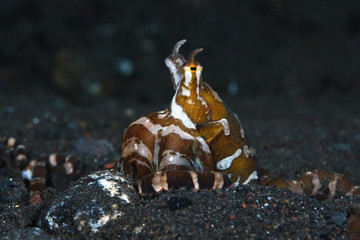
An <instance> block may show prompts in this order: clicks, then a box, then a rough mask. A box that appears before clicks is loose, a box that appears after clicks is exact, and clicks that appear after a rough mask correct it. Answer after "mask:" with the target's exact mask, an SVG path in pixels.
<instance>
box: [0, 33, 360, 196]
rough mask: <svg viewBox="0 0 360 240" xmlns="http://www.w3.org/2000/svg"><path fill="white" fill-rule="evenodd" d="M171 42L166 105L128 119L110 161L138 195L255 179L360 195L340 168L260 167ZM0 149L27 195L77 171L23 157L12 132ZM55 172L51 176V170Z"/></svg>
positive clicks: (73, 163)
mask: <svg viewBox="0 0 360 240" xmlns="http://www.w3.org/2000/svg"><path fill="white" fill-rule="evenodd" d="M185 41H186V40H181V41H179V42H177V43H176V44H175V46H174V48H173V50H172V53H171V55H170V56H168V57H167V58H166V59H165V64H166V66H167V67H168V69H169V71H170V74H171V79H172V83H173V87H174V90H175V94H174V96H173V98H172V99H171V101H170V104H169V107H168V108H167V109H165V110H161V111H157V112H153V113H150V114H148V115H146V116H142V117H140V118H139V119H138V120H136V121H134V122H133V123H131V124H130V125H129V127H128V128H127V129H126V130H125V132H124V135H123V138H122V146H121V158H119V159H118V160H117V161H116V163H115V164H114V166H113V169H116V170H119V171H123V172H124V173H125V174H127V175H128V176H129V178H131V179H132V181H133V182H134V186H135V187H136V188H137V190H138V191H139V193H140V195H141V196H150V195H153V194H158V193H160V192H162V191H169V190H173V189H193V190H195V191H200V190H210V189H223V188H231V187H238V186H241V185H246V184H259V185H265V186H275V187H278V188H287V189H289V190H291V191H293V192H297V193H299V194H305V193H306V194H310V195H311V196H322V197H323V198H333V197H336V196H338V195H360V187H359V186H356V185H355V184H354V183H353V182H351V181H349V180H348V179H346V178H345V177H344V176H343V175H341V174H338V173H335V172H331V171H327V170H311V171H308V172H305V173H304V174H303V175H301V176H300V177H299V178H297V179H294V180H284V179H281V178H279V177H276V176H273V175H269V174H259V162H258V159H257V156H256V151H255V148H254V147H252V145H251V143H250V141H249V138H248V135H247V133H246V131H245V128H244V126H243V125H242V124H241V122H240V120H239V118H238V116H237V115H236V114H235V113H233V112H232V111H231V110H230V108H229V107H228V106H227V105H226V104H225V103H224V102H223V100H222V99H221V98H220V96H219V95H218V94H217V93H216V92H215V91H214V90H213V89H212V88H211V87H210V86H209V85H208V84H207V83H205V82H204V81H203V79H202V70H203V67H202V66H201V64H200V63H199V62H197V61H196V60H195V56H196V55H197V54H198V53H200V52H201V51H202V50H203V49H202V48H200V49H195V50H193V51H192V52H191V53H190V55H189V57H188V59H185V57H184V56H183V55H181V54H180V52H179V50H180V47H181V46H182V45H183V44H184V43H185ZM0 157H1V160H3V162H5V163H6V165H7V167H8V168H14V167H15V168H17V169H19V170H21V173H22V177H23V179H24V180H25V181H26V182H27V183H28V188H29V192H30V197H31V196H38V195H39V193H41V192H42V191H43V190H44V189H45V188H46V187H47V186H49V185H56V181H54V180H53V179H54V178H55V179H56V178H57V179H61V181H60V182H58V185H60V186H63V185H64V184H63V180H64V179H68V180H69V181H68V182H71V181H72V180H73V179H76V176H77V175H79V172H80V163H79V160H78V159H77V158H76V157H74V156H71V155H61V154H50V155H46V156H44V157H41V158H37V159H34V160H29V157H28V154H27V150H26V147H25V146H24V145H22V144H21V143H20V142H19V141H17V139H16V138H14V137H3V138H0ZM54 176H55V177H54Z"/></svg>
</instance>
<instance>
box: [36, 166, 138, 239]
mask: <svg viewBox="0 0 360 240" xmlns="http://www.w3.org/2000/svg"><path fill="white" fill-rule="evenodd" d="M135 198H138V193H137V192H136V191H135V189H134V187H133V186H132V183H131V182H130V181H128V180H127V178H126V176H125V175H124V174H123V173H120V172H117V171H113V170H103V171H97V172H95V173H92V174H89V175H88V176H86V177H83V178H81V179H80V180H79V181H77V182H76V183H74V184H73V185H72V187H70V188H68V189H67V190H65V191H64V192H63V193H61V194H60V195H59V196H57V197H56V198H55V200H54V201H53V203H52V204H51V205H50V206H49V207H48V208H47V209H45V210H44V212H43V213H42V216H41V219H40V221H39V226H41V228H43V229H44V230H46V231H48V232H51V233H55V234H59V233H62V234H65V235H66V234H68V235H71V234H74V233H76V234H78V235H79V236H78V237H80V238H81V237H89V236H95V235H96V236H97V237H101V234H102V233H103V232H104V231H105V232H106V229H107V227H109V226H112V225H114V221H123V218H124V217H126V216H124V214H123V211H122V210H123V209H124V208H126V207H127V206H129V205H131V204H133V202H134V200H135ZM114 206H116V207H114Z"/></svg>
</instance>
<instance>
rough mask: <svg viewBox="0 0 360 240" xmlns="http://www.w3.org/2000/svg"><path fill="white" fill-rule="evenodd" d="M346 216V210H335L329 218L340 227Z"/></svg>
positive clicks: (342, 225)
mask: <svg viewBox="0 0 360 240" xmlns="http://www.w3.org/2000/svg"><path fill="white" fill-rule="evenodd" d="M347 218H348V214H347V212H335V213H334V214H333V215H331V220H333V222H334V223H335V224H336V225H337V226H339V227H341V228H343V227H344V224H345V222H346V220H347Z"/></svg>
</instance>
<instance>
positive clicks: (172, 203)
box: [166, 197, 192, 211]
mask: <svg viewBox="0 0 360 240" xmlns="http://www.w3.org/2000/svg"><path fill="white" fill-rule="evenodd" d="M166 204H167V205H168V207H169V209H170V210H171V211H174V210H179V209H183V208H186V207H188V206H189V205H191V204H192V202H191V200H190V199H189V198H187V197H170V198H168V200H167V201H166Z"/></svg>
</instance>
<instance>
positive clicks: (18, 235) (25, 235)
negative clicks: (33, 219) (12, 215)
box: [2, 227, 54, 240]
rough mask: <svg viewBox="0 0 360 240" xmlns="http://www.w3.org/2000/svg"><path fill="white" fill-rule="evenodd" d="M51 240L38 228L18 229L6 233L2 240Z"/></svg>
mask: <svg viewBox="0 0 360 240" xmlns="http://www.w3.org/2000/svg"><path fill="white" fill-rule="evenodd" d="M23 239H26V240H52V239H54V238H53V237H51V236H50V235H49V234H47V233H46V232H44V231H43V230H41V229H40V228H36V227H31V228H23V229H21V228H18V229H14V230H12V231H10V232H8V233H7V234H6V235H5V236H4V237H3V238H2V240H23Z"/></svg>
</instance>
